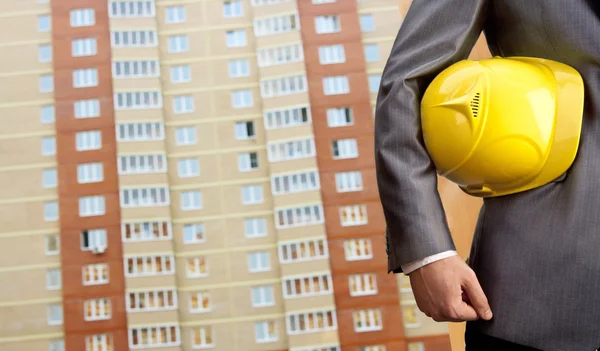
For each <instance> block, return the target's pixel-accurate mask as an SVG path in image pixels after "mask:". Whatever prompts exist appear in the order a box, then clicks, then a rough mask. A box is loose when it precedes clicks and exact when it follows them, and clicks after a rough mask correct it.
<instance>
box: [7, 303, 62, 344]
mask: <svg viewBox="0 0 600 351" xmlns="http://www.w3.org/2000/svg"><path fill="white" fill-rule="evenodd" d="M56 303H59V304H60V303H61V302H60V300H59V301H56ZM47 306H48V304H47V303H43V304H35V305H24V306H9V307H0V316H2V318H0V338H6V337H15V336H19V335H23V336H25V335H30V334H47V333H60V332H62V330H63V326H62V325H48V314H47ZM0 349H1V348H0Z"/></svg>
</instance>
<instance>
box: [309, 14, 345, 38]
mask: <svg viewBox="0 0 600 351" xmlns="http://www.w3.org/2000/svg"><path fill="white" fill-rule="evenodd" d="M341 30H342V28H341V23H340V16H333V15H330V16H317V17H315V31H316V32H317V34H327V33H337V32H339V31H341Z"/></svg>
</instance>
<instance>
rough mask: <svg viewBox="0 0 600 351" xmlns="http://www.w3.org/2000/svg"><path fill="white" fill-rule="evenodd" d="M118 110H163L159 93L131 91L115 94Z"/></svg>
mask: <svg viewBox="0 0 600 351" xmlns="http://www.w3.org/2000/svg"><path fill="white" fill-rule="evenodd" d="M115 102H116V104H115V109H116V110H144V109H158V108H162V93H161V92H159V91H130V92H120V93H115Z"/></svg>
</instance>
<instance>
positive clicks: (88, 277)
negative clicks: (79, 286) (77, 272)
mask: <svg viewBox="0 0 600 351" xmlns="http://www.w3.org/2000/svg"><path fill="white" fill-rule="evenodd" d="M82 276H83V285H101V284H108V265H107V264H106V263H101V264H88V265H85V266H83V269H82Z"/></svg>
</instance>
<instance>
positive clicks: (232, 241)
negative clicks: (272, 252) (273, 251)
mask: <svg viewBox="0 0 600 351" xmlns="http://www.w3.org/2000/svg"><path fill="white" fill-rule="evenodd" d="M256 218H264V219H265V220H266V224H267V235H266V236H264V237H258V238H247V237H246V235H245V230H244V218H232V219H229V220H228V221H227V229H228V230H227V231H225V232H224V233H223V236H225V237H226V239H227V245H228V246H229V247H246V246H252V245H267V244H274V243H276V242H277V235H276V231H275V225H274V224H273V215H267V216H256Z"/></svg>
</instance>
